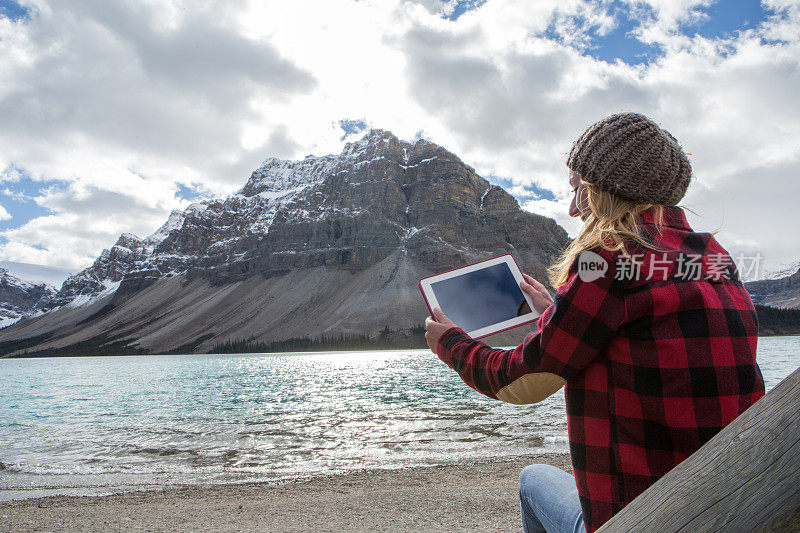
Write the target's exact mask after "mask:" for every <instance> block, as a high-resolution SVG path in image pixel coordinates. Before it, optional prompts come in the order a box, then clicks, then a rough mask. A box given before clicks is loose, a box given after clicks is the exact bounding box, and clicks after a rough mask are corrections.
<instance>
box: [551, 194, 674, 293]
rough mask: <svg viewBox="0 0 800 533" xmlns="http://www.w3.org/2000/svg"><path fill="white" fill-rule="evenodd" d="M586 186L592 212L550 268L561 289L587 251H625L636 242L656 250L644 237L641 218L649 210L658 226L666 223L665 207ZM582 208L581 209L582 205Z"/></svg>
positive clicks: (554, 280) (556, 283)
mask: <svg viewBox="0 0 800 533" xmlns="http://www.w3.org/2000/svg"><path fill="white" fill-rule="evenodd" d="M581 183H583V184H584V185H585V186H586V191H587V204H588V210H587V212H586V218H585V220H584V224H583V227H582V228H581V231H580V233H578V236H577V237H575V239H574V240H573V241H572V242H571V243H570V245H569V246H567V248H566V249H565V250H564V252H563V253H562V254H561V256H560V257H559V259H558V261H557V262H556V263H555V264H553V265H552V266H551V267H550V268H549V269H548V275H549V279H550V283H551V284H552V285H553V286H554V287H556V288H558V287H560V286H561V285H564V284H565V283H566V282H567V280H568V279H569V268H570V266H572V263H573V262H574V261H575V258H576V257H577V256H578V254H580V253H581V252H583V251H584V250H590V249H592V248H596V247H598V246H599V247H602V248H603V249H605V250H609V251H618V250H622V252H623V253H624V254H625V255H629V253H628V250H627V249H626V248H625V243H626V242H634V243H636V244H639V245H641V246H644V247H646V248H650V249H655V247H654V246H653V245H652V244H650V242H649V241H648V240H647V239H645V238H644V236H643V235H642V233H641V231H640V228H639V224H638V223H637V218H638V217H639V215H640V214H641V213H642V212H644V211H647V210H649V209H652V210H653V220H654V221H655V223H656V225H657V226H660V225H661V224H662V223H663V216H664V206H662V205H661V204H653V203H647V202H637V201H635V200H629V199H628V198H624V197H622V196H619V195H616V194H613V193H611V192H608V191H605V190H603V189H600V188H599V187H597V186H596V185H594V184H592V183H588V182H585V181H583V180H581ZM578 209H581V206H578Z"/></svg>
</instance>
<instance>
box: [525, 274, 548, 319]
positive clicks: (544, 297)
mask: <svg viewBox="0 0 800 533" xmlns="http://www.w3.org/2000/svg"><path fill="white" fill-rule="evenodd" d="M522 279H523V280H524V281H521V282H520V284H519V288H520V289H522V292H524V293H525V294H527V295H528V296H530V298H531V301H532V302H533V307H534V309H536V312H537V313H539V314H542V313H544V310H545V309H547V308H548V307H550V306H551V305H553V298H552V297H551V296H550V293H549V292H547V289H546V288H545V286H544V285H542V284H541V283H539V282H538V281H536V280H535V279H533V278H532V277H530V276H529V275H527V274H522Z"/></svg>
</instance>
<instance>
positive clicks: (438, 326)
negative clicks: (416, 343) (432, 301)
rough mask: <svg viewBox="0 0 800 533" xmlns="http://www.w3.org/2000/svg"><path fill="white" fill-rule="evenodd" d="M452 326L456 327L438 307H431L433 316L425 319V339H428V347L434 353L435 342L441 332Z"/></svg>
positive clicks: (437, 340)
mask: <svg viewBox="0 0 800 533" xmlns="http://www.w3.org/2000/svg"><path fill="white" fill-rule="evenodd" d="M452 327H457V326H456V324H455V322H453V321H452V320H450V319H449V318H447V317H446V316H445V314H444V313H443V312H442V310H441V309H439V308H438V307H434V308H433V316H429V317H428V318H426V319H425V340H426V341H428V348H430V349H431V351H432V352H433V353H436V343H437V342H439V337H441V336H442V333H444V332H445V331H447V330H448V329H450V328H452Z"/></svg>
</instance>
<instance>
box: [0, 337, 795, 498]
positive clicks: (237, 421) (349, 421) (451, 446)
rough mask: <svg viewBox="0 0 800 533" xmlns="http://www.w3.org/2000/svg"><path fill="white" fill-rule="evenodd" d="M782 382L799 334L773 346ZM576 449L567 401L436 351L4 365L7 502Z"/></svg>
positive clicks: (1, 426) (767, 356)
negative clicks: (484, 387) (483, 388)
mask: <svg viewBox="0 0 800 533" xmlns="http://www.w3.org/2000/svg"><path fill="white" fill-rule="evenodd" d="M758 359H759V364H760V366H761V370H762V372H763V374H764V378H765V380H766V383H767V388H768V389H770V388H772V387H774V386H775V385H776V384H777V383H778V382H779V381H780V380H781V379H783V378H784V377H786V376H788V375H789V374H790V373H791V372H792V371H794V370H795V369H796V368H797V367H798V366H800V337H796V336H795V337H766V338H761V339H759V356H758ZM543 451H563V452H567V451H568V449H567V438H566V414H565V409H564V396H563V392H559V393H557V394H555V395H553V396H552V397H550V398H548V399H547V400H545V401H544V402H542V403H540V404H536V405H528V406H515V405H509V404H504V403H502V402H498V401H494V400H491V399H489V398H486V397H484V396H482V395H480V394H478V393H477V392H475V391H473V390H472V389H470V388H468V387H467V386H466V385H464V383H463V382H462V381H461V379H460V378H459V377H458V375H457V374H456V373H455V372H454V371H452V370H450V369H449V368H448V367H446V366H445V365H444V364H443V363H441V362H440V361H439V360H438V359H437V358H436V356H435V355H433V354H431V353H430V352H429V351H427V350H399V351H372V352H344V353H343V352H339V353H312V354H291V355H287V354H241V355H183V356H130V357H75V358H43V359H6V360H0V500H3V499H11V498H27V497H37V496H43V495H50V494H107V493H110V492H114V491H119V490H131V489H145V488H151V487H160V486H164V485H180V484H187V483H192V484H196V483H199V484H210V483H225V482H243V481H278V480H285V479H294V478H302V477H308V476H314V475H319V474H331V473H337V472H345V471H348V470H353V469H363V468H390V469H391V468H404V467H410V466H418V465H433V464H445V463H452V462H460V461H465V460H476V459H482V458H487V457H498V456H502V457H513V456H518V455H527V454H530V453H534V452H543Z"/></svg>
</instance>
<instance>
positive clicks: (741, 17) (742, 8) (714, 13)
mask: <svg viewBox="0 0 800 533" xmlns="http://www.w3.org/2000/svg"><path fill="white" fill-rule="evenodd" d="M701 11H702V12H703V13H705V14H706V15H708V16H707V17H705V18H704V20H702V21H700V22H698V23H695V24H692V25H687V26H686V28H685V29H684V33H686V34H688V35H694V34H698V35H702V36H703V37H706V38H708V39H714V38H723V39H725V38H729V37H734V36H735V35H736V32H737V31H743V30H750V29H753V28H756V27H758V25H759V24H761V23H762V22H763V21H764V20H765V19H766V18H767V12H766V11H765V10H764V9H763V8H762V7H761V2H760V1H759V0H722V1H720V2H716V3H714V4H712V5H710V6H709V7H707V8H705V9H702V10H701Z"/></svg>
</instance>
